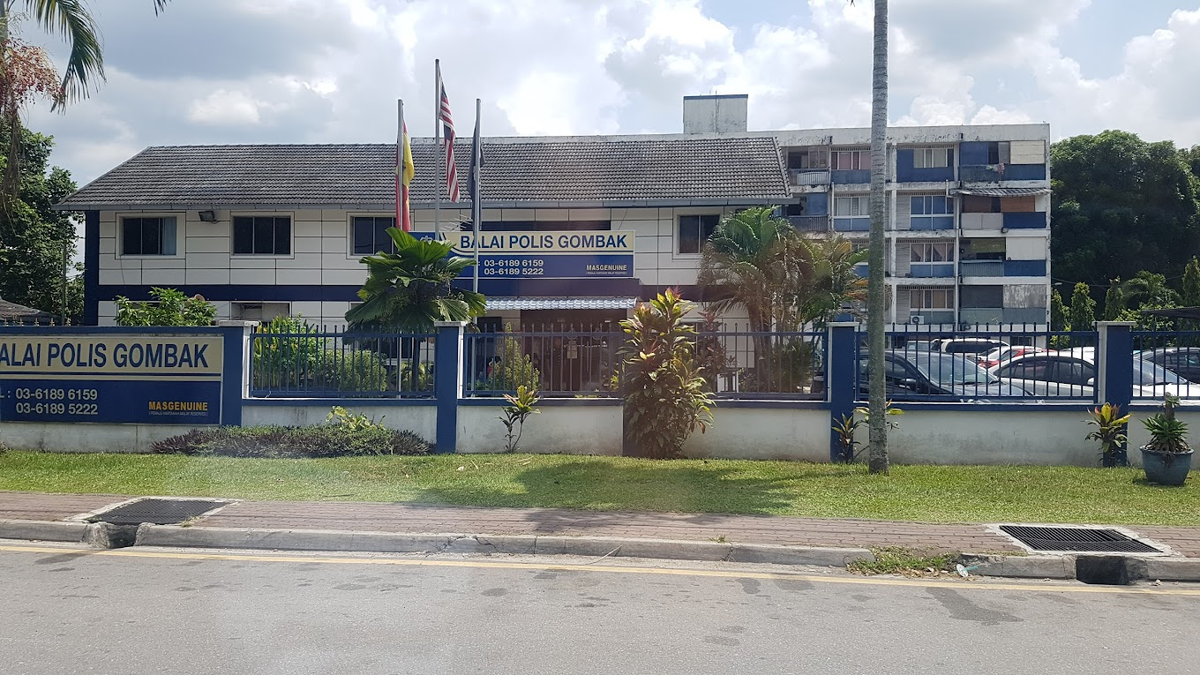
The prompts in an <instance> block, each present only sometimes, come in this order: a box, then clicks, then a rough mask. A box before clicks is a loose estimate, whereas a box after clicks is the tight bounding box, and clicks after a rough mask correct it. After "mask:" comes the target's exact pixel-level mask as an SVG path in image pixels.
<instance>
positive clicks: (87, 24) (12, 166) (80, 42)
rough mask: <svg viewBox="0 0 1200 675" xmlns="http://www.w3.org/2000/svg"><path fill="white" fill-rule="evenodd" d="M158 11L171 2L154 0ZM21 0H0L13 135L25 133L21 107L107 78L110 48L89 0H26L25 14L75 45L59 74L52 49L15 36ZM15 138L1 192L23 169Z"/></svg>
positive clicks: (61, 98) (9, 190) (0, 86)
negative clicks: (16, 10)
mask: <svg viewBox="0 0 1200 675" xmlns="http://www.w3.org/2000/svg"><path fill="white" fill-rule="evenodd" d="M150 1H151V3H152V4H153V6H154V13H155V14H158V13H159V12H161V11H162V10H163V9H165V8H166V6H167V2H168V1H169V0H150ZM17 4H18V0H0V124H3V125H4V127H5V128H6V129H7V130H8V132H9V138H10V139H18V138H19V137H20V133H19V132H20V125H21V109H22V107H23V106H24V105H25V104H27V103H30V102H31V101H32V100H33V99H35V98H49V99H50V100H51V102H52V103H53V104H54V107H55V109H58V110H62V109H63V107H64V106H65V105H66V104H68V103H71V102H74V101H78V100H80V99H84V98H87V96H88V91H89V89H90V87H91V85H92V83H93V82H95V81H96V80H101V81H102V80H103V79H104V54H103V50H102V49H101V47H100V35H99V32H98V30H97V28H96V22H95V20H93V19H92V15H91V14H90V13H89V12H88V11H87V7H86V5H85V3H84V2H83V0H20V4H22V5H24V9H25V14H24V17H26V18H29V19H32V20H33V22H34V23H35V24H37V25H38V26H40V27H41V28H43V29H45V30H46V32H48V33H58V34H60V35H61V36H62V37H63V39H64V40H65V41H66V42H67V44H69V45H70V46H71V53H70V55H69V56H68V57H67V67H66V70H64V71H63V75H62V78H61V79H59V78H58V76H57V74H56V73H55V72H54V69H53V66H52V65H51V64H50V59H49V57H48V56H47V55H46V51H45V50H44V49H42V48H41V47H34V46H31V45H28V44H26V43H24V42H23V41H22V40H20V39H18V38H16V37H14V36H13V35H12V31H11V30H10V22H11V21H12V20H13V19H14V18H17V16H18V15H14V14H13V8H14V6H15V5H17ZM16 142H17V141H16V140H10V147H8V148H7V150H8V164H7V166H6V171H5V180H4V185H3V186H0V187H2V194H0V196H3V197H9V196H12V195H14V194H15V193H16V188H17V182H18V181H19V174H18V173H17V171H16V167H17V162H16V158H17V156H18V154H19V150H20V147H19V146H18V145H15V144H16Z"/></svg>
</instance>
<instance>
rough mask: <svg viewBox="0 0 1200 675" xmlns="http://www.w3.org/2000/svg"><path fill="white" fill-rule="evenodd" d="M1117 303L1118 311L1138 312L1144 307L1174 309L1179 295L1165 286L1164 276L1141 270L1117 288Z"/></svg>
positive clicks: (1165, 279)
mask: <svg viewBox="0 0 1200 675" xmlns="http://www.w3.org/2000/svg"><path fill="white" fill-rule="evenodd" d="M1117 301H1118V303H1119V306H1120V309H1132V310H1138V309H1140V308H1142V307H1143V306H1146V305H1153V306H1155V307H1174V306H1175V305H1176V304H1178V301H1179V295H1178V294H1177V293H1176V292H1175V291H1174V290H1173V289H1172V288H1171V287H1170V286H1168V285H1167V278H1166V277H1165V276H1163V275H1161V274H1155V273H1154V272H1147V271H1146V270H1141V271H1139V272H1138V273H1137V274H1136V275H1134V277H1133V278H1132V279H1129V280H1128V281H1124V282H1122V283H1121V285H1120V286H1118V287H1117Z"/></svg>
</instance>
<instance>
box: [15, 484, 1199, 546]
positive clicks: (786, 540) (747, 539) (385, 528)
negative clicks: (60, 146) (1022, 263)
mask: <svg viewBox="0 0 1200 675" xmlns="http://www.w3.org/2000/svg"><path fill="white" fill-rule="evenodd" d="M126 499H128V497H123V496H114V495H64V494H42V493H27V492H3V491H0V520H3V519H15V520H65V519H68V518H70V517H72V516H75V515H78V514H81V513H87V512H90V511H94V510H97V509H100V508H102V507H104V506H105V505H107V504H114V503H117V502H121V501H125V500H126ZM193 526H194V527H200V528H204V527H219V528H256V529H270V530H342V531H351V532H403V533H414V534H418V533H419V534H442V533H460V534H489V535H499V534H517V535H559V536H590V537H617V538H646V539H675V540H685V541H727V542H732V543H740V544H781V545H791V546H830V547H839V548H840V547H847V548H871V547H882V546H902V547H906V548H911V549H919V550H925V551H944V552H953V553H958V552H974V553H1004V552H1016V551H1019V550H1020V549H1019V548H1018V547H1017V546H1015V545H1013V544H1012V543H1011V542H1010V541H1009V540H1008V539H1006V538H1004V537H1001V536H999V535H996V534H993V533H991V532H988V530H987V528H986V526H984V525H977V524H931V523H911V522H895V521H882V520H858V519H848V518H847V519H839V518H796V517H789V516H735V515H719V514H673V513H628V512H611V511H607V512H606V511H577V510H570V509H515V508H484V507H463V506H435V505H423V504H404V503H370V502H253V501H239V502H236V503H233V504H230V505H229V506H226V507H225V508H224V509H222V510H221V511H219V512H218V513H216V514H215V515H213V516H210V517H207V518H204V519H203V520H201V521H199V522H197V523H195V524H194V525H193ZM1128 529H1131V530H1133V531H1135V532H1137V533H1138V534H1140V535H1142V536H1145V537H1149V538H1151V539H1154V540H1156V541H1158V542H1161V543H1163V544H1167V545H1168V546H1171V547H1172V548H1173V549H1174V550H1175V551H1176V552H1177V553H1179V554H1182V555H1185V556H1188V557H1200V527H1163V526H1129V527H1128Z"/></svg>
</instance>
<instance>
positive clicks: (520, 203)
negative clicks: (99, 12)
mask: <svg viewBox="0 0 1200 675" xmlns="http://www.w3.org/2000/svg"><path fill="white" fill-rule="evenodd" d="M746 105H747V100H746V97H744V96H698V97H688V98H687V99H685V101H684V133H682V134H669V135H636V136H572V137H557V138H551V137H518V138H491V139H486V141H485V143H484V155H485V164H484V169H483V178H482V189H483V196H482V201H483V205H482V206H483V218H482V223H481V224H480V229H481V236H480V241H479V242H478V251H479V255H480V265H479V270H478V273H479V290H480V291H481V292H483V293H484V294H485V295H486V296H487V297H488V307H489V311H488V314H487V317H486V318H485V319H484V320H482V321H481V323H483V324H485V325H488V324H490V325H492V326H494V327H499V326H501V325H503V324H505V323H508V324H513V325H514V327H516V326H531V327H532V326H539V325H553V324H574V325H577V326H578V325H595V324H602V323H605V322H610V321H615V320H619V319H622V318H625V317H626V316H627V315H628V313H629V311H630V310H631V309H632V308H633V307H634V306H635V304H636V303H637V301H638V300H639V299H645V298H648V297H652V296H653V295H654V294H655V293H657V292H659V291H661V290H662V289H665V288H668V287H678V288H681V289H682V291H683V294H684V297H686V298H690V299H701V298H700V293H699V289H698V288H696V275H697V271H698V268H699V263H700V251H701V248H702V246H703V243H704V241H705V239H706V237H708V235H709V234H710V233H711V232H712V231H713V228H715V227H716V225H717V223H718V222H719V221H720V219H721V218H722V217H723V216H725V215H728V214H731V213H733V212H734V211H736V210H737V209H741V208H745V207H749V206H756V205H771V206H777V207H780V209H781V214H782V215H784V216H786V217H787V218H788V219H789V220H790V221H791V222H792V223H793V225H794V226H795V227H797V228H798V229H800V230H801V231H803V232H805V233H809V234H812V235H813V236H830V235H831V234H832V233H840V234H843V235H844V236H846V237H848V238H850V239H852V240H854V241H856V243H860V244H861V245H865V243H866V236H867V229H868V225H869V218H868V215H869V214H868V209H867V201H868V199H867V195H868V183H869V168H870V161H869V150H868V141H869V131H868V130H867V129H822V130H802V131H778V132H771V131H766V132H751V131H747V126H746ZM1048 139H1049V129H1048V127H1047V126H1046V125H999V126H961V127H904V128H895V129H891V130H890V131H889V161H888V167H889V168H888V173H889V176H888V205H889V222H888V251H887V261H888V270H887V273H888V286H889V291H890V294H891V297H890V300H891V302H890V304H889V309H888V313H889V315H888V319H889V321H891V322H894V323H918V322H919V323H928V324H938V325H955V324H959V323H967V322H970V323H987V324H997V323H1025V322H1028V323H1038V324H1044V323H1046V320H1047V306H1048V298H1049V289H1050V276H1049V275H1050V269H1049V228H1048V226H1049V214H1048V211H1049V192H1050V183H1049V171H1048V162H1047V157H1048V155H1047V153H1048V147H1047V145H1048V143H1047V142H1048ZM460 143H461V146H460V147H458V148H456V156H457V157H458V162H459V166H458V174H459V175H460V176H466V174H467V168H468V167H467V160H468V159H469V157H470V149H469V147H468V146H469V139H468V140H467V141H466V142H463V141H460ZM413 155H414V162H415V164H416V178H415V180H414V182H413V185H412V197H411V202H412V208H413V222H414V226H413V227H414V231H415V233H421V232H424V233H434V232H438V233H440V235H441V236H444V237H446V238H447V239H448V240H449V241H451V242H452V243H454V245H455V247H456V249H457V251H458V252H459V253H461V254H464V255H472V254H473V252H474V250H475V242H473V241H472V234H471V230H472V224H471V222H470V217H471V216H470V213H471V210H470V203H469V202H468V201H463V202H459V203H456V204H452V203H449V202H448V200H447V197H446V196H445V193H444V186H443V187H442V190H443V195H442V203H441V209H440V211H438V214H437V217H436V219H437V222H436V223H435V211H434V208H433V206H434V201H435V200H434V189H435V187H436V186H438V185H439V183H440V182H441V181H440V180H439V175H438V170H437V157H438V155H439V150H438V149H437V147H436V146H435V145H434V144H433V143H432V142H421V140H420V139H416V140H414V142H413ZM394 158H395V145H394V144H390V143H388V144H361V145H357V144H356V145H349V144H346V145H338V144H328V145H209V146H167V147H151V148H147V149H146V150H144V151H142V152H141V153H139V154H137V155H136V156H134V157H133V158H131V159H129V160H128V161H126V162H125V163H123V164H121V165H120V166H118V167H116V168H114V169H113V170H111V171H109V172H108V173H106V174H105V175H103V176H101V177H100V178H98V179H96V180H95V181H93V182H92V183H90V184H88V185H87V186H85V187H83V188H82V189H80V190H79V191H78V192H76V193H75V194H73V195H71V196H70V197H68V198H67V199H66V200H64V202H63V203H62V204H60V205H59V207H58V208H60V209H63V210H69V211H79V212H83V213H84V214H85V222H86V228H85V262H84V280H85V310H84V312H85V316H84V322H85V323H86V324H99V325H111V324H112V323H113V321H114V317H115V314H116V305H115V302H114V301H115V299H116V298H117V297H118V296H125V297H129V298H131V299H135V300H136V299H148V298H149V291H150V289H151V288H152V287H155V286H161V287H171V288H178V289H180V290H182V291H183V292H185V293H187V294H189V295H190V294H200V295H203V296H204V297H205V298H207V299H209V300H210V301H212V302H214V303H215V304H216V305H217V308H218V316H219V317H220V318H232V319H270V318H272V317H274V316H278V315H284V314H291V315H302V316H304V317H305V318H307V319H309V320H310V321H312V322H314V323H318V324H326V325H330V326H334V325H344V323H345V319H344V315H345V313H346V311H347V310H348V309H349V308H350V306H351V303H353V302H356V301H357V297H356V295H355V294H356V292H357V291H358V290H359V288H360V287H361V284H362V282H363V280H364V279H365V278H366V267H365V266H364V265H363V264H362V263H360V262H359V260H360V258H362V257H363V256H364V255H367V254H371V253H374V252H375V251H377V250H379V249H381V248H384V247H386V246H388V245H389V244H390V241H389V240H388V238H387V236H386V235H385V234H384V230H385V229H386V228H388V227H391V226H393V225H394V223H395V188H394V166H395V159H394ZM464 196H465V195H464ZM863 273H864V274H865V270H864V271H863ZM462 281H463V283H465V284H468V285H469V284H470V283H471V281H470V278H469V276H468V277H466V278H464V279H463V280H462ZM738 318H739V317H726V319H727V320H728V321H733V322H736V321H738Z"/></svg>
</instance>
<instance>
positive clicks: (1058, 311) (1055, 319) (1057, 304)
mask: <svg viewBox="0 0 1200 675" xmlns="http://www.w3.org/2000/svg"><path fill="white" fill-rule="evenodd" d="M1050 330H1051V331H1054V332H1060V331H1067V330H1071V324H1070V323H1068V321H1067V308H1066V307H1064V306H1063V299H1062V294H1060V293H1059V292H1058V289H1055V290H1054V291H1053V292H1052V293H1051V294H1050Z"/></svg>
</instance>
